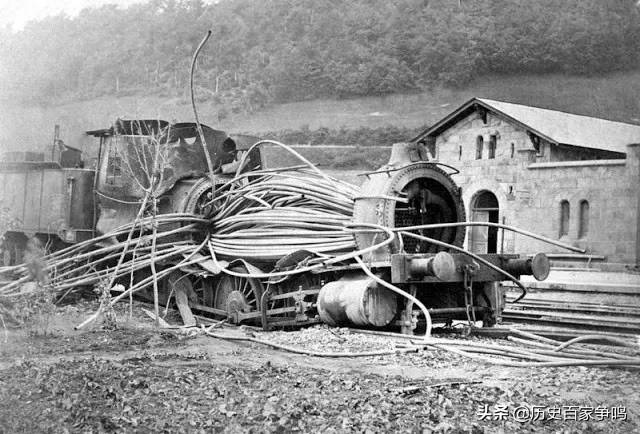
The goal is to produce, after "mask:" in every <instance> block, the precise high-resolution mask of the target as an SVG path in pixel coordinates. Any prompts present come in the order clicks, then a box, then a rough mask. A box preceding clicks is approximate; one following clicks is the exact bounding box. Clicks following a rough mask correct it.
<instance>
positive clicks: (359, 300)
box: [318, 274, 398, 327]
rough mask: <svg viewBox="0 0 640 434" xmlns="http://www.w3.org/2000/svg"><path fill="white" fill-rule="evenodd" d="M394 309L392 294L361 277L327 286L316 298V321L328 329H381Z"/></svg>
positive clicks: (388, 320)
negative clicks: (326, 325) (367, 327)
mask: <svg viewBox="0 0 640 434" xmlns="http://www.w3.org/2000/svg"><path fill="white" fill-rule="evenodd" d="M397 309H398V303H397V296H396V294H395V293H394V292H392V291H389V290H388V289H386V288H384V287H382V286H379V285H378V283H377V282H376V281H375V280H374V279H371V278H369V277H367V276H365V275H363V274H362V275H361V274H355V275H351V276H346V277H343V278H342V279H340V280H337V281H334V282H330V283H327V284H326V285H324V286H323V287H322V289H321V290H320V294H319V295H318V313H319V315H320V320H321V321H322V322H324V323H326V324H329V325H331V326H353V325H355V326H373V327H384V326H386V325H388V324H389V323H390V322H391V321H392V320H393V318H394V317H395V315H396V312H397Z"/></svg>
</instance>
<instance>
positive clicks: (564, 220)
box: [560, 200, 571, 238]
mask: <svg viewBox="0 0 640 434" xmlns="http://www.w3.org/2000/svg"><path fill="white" fill-rule="evenodd" d="M570 216H571V208H570V205H569V201H568V200H563V201H562V202H560V238H562V237H564V236H565V235H569V218H570Z"/></svg>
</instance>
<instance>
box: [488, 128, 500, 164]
mask: <svg viewBox="0 0 640 434" xmlns="http://www.w3.org/2000/svg"><path fill="white" fill-rule="evenodd" d="M497 146H498V136H496V135H495V134H492V135H490V136H489V158H496V147H497Z"/></svg>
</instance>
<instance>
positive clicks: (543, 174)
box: [416, 98, 640, 271]
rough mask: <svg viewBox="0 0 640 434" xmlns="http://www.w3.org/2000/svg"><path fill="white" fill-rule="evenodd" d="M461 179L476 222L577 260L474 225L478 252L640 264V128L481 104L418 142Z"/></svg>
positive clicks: (578, 263)
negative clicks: (497, 225)
mask: <svg viewBox="0 0 640 434" xmlns="http://www.w3.org/2000/svg"><path fill="white" fill-rule="evenodd" d="M416 140H417V141H421V142H423V143H425V144H426V145H427V148H428V149H429V151H430V152H431V154H432V155H433V156H434V157H435V159H436V160H437V161H439V162H441V163H444V164H447V165H451V166H453V167H455V168H456V169H458V170H459V171H460V173H458V174H455V175H453V178H454V180H455V181H456V182H457V183H458V185H460V186H461V188H462V192H463V199H464V203H465V206H466V209H467V219H468V220H475V221H489V222H495V223H504V224H507V225H511V226H516V227H519V228H521V229H524V230H528V231H531V232H535V233H537V234H540V235H544V236H546V237H549V238H553V239H556V240H560V241H563V242H566V243H568V244H571V245H574V246H576V247H580V248H583V249H586V251H587V253H586V254H585V255H580V254H575V253H571V252H568V251H566V250H563V249H561V248H557V247H553V246H550V245H548V244H545V243H542V242H539V241H535V240H532V239H530V238H527V237H524V236H522V235H518V234H514V233H513V232H509V231H502V230H496V229H487V228H486V227H484V228H482V227H474V228H470V229H469V233H468V236H467V241H466V243H467V244H468V245H467V247H468V248H470V249H471V250H472V251H475V252H479V253H483V252H486V253H492V252H498V253H499V252H504V253H512V252H519V253H520V252H524V253H536V252H546V253H549V254H550V257H551V259H552V264H553V265H556V266H572V267H587V266H590V267H595V268H600V269H603V270H612V271H613V270H623V269H625V266H637V265H640V212H639V208H640V126H638V125H631V124H626V123H621V122H613V121H608V120H604V119H598V118H592V117H587V116H579V115H575V114H570V113H564V112H559V111H554V110H547V109H541V108H536V107H530V106H525V105H519V104H511V103H505V102H499V101H492V100H488V99H479V98H474V99H472V100H470V101H468V102H467V103H465V104H464V105H462V106H461V107H459V108H458V109H457V110H455V111H454V112H452V113H451V114H449V115H448V116H446V117H445V118H444V119H442V120H440V121H439V122H438V123H436V124H435V125H433V126H432V127H430V128H429V129H427V130H426V131H424V132H423V133H422V134H420V135H419V136H418V137H417V138H416Z"/></svg>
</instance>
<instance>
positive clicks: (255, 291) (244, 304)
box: [212, 265, 264, 324]
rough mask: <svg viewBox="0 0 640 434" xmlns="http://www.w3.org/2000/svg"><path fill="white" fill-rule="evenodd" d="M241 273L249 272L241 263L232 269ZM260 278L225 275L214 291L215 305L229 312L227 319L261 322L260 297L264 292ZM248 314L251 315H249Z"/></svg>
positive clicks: (239, 321)
mask: <svg viewBox="0 0 640 434" xmlns="http://www.w3.org/2000/svg"><path fill="white" fill-rule="evenodd" d="M230 271H232V272H235V273H239V274H249V270H248V269H247V267H245V266H243V265H240V266H236V267H233V268H231V269H230ZM263 291H264V290H263V286H262V282H260V280H258V279H255V278H252V277H238V276H232V275H230V274H225V275H223V276H222V277H221V278H220V280H218V284H217V285H216V288H215V291H214V293H213V303H212V304H213V306H212V307H214V308H216V309H221V310H224V311H226V312H227V319H228V320H229V321H230V322H231V323H234V324H238V323H241V322H245V323H249V324H258V323H260V298H261V297H262V293H263ZM247 314H249V315H250V317H247Z"/></svg>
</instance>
